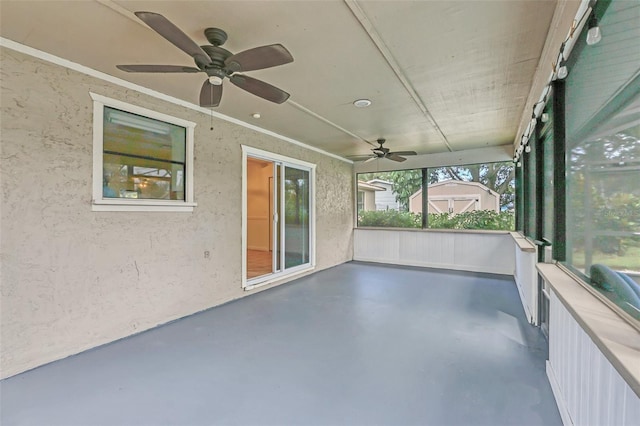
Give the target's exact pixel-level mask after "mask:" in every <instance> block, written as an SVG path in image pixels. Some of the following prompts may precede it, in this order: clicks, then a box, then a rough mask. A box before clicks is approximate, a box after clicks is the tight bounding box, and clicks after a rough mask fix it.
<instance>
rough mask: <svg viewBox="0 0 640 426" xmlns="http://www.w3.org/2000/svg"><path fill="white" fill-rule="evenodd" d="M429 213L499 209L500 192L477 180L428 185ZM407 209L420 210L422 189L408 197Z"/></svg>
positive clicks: (496, 210)
mask: <svg viewBox="0 0 640 426" xmlns="http://www.w3.org/2000/svg"><path fill="white" fill-rule="evenodd" d="M428 190H429V210H428V212H429V213H451V214H458V213H464V212H469V211H474V210H490V211H495V212H499V211H500V194H498V193H497V192H495V191H494V190H492V189H489V188H487V187H486V186H484V185H483V184H481V183H479V182H464V181H457V180H455V181H454V180H447V181H444V182H438V183H434V184H431V185H429V187H428ZM409 211H411V212H412V213H419V212H421V211H422V189H420V190H418V191H416V192H415V193H414V194H413V195H411V197H409Z"/></svg>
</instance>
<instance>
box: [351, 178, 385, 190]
mask: <svg viewBox="0 0 640 426" xmlns="http://www.w3.org/2000/svg"><path fill="white" fill-rule="evenodd" d="M358 190H363V191H386V190H387V189H386V188H382V187H380V186H375V185H371V184H370V183H367V182H363V181H361V180H359V181H358Z"/></svg>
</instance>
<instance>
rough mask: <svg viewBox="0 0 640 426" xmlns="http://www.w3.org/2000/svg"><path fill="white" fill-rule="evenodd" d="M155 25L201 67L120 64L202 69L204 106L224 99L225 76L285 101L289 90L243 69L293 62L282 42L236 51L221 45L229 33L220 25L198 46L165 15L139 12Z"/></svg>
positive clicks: (132, 68) (143, 69)
mask: <svg viewBox="0 0 640 426" xmlns="http://www.w3.org/2000/svg"><path fill="white" fill-rule="evenodd" d="M135 14H136V16H137V17H138V18H140V20H142V21H143V22H144V23H145V24H147V25H148V26H149V27H150V28H151V29H153V30H154V31H155V32H157V33H158V34H160V35H161V36H162V37H164V38H165V39H166V40H167V41H169V42H170V43H172V44H173V45H174V46H176V47H177V48H178V49H180V50H182V51H183V52H185V53H186V54H187V55H189V56H191V57H192V58H193V61H194V62H195V64H196V67H197V68H194V67H185V66H178V65H116V67H117V68H118V69H119V70H122V71H125V72H134V73H198V72H204V73H206V74H207V80H205V82H204V84H203V85H202V88H201V89H200V106H201V107H205V108H212V107H217V106H218V105H220V100H221V99H222V83H223V81H224V79H225V78H228V79H229V81H230V82H231V83H232V84H233V85H235V86H237V87H239V88H240V89H243V90H245V91H247V92H249V93H251V94H253V95H256V96H258V97H260V98H263V99H266V100H268V101H271V102H274V103H277V104H281V103H283V102H285V101H286V100H287V99H289V94H288V93H287V92H285V91H284V90H282V89H279V88H277V87H275V86H272V85H270V84H268V83H265V82H264V81H261V80H258V79H256V78H253V77H249V76H247V75H244V74H239V73H240V72H247V71H255V70H261V69H265V68H271V67H276V66H279V65H284V64H288V63H290V62H293V57H292V56H291V53H289V51H288V50H287V49H286V48H285V47H284V46H283V45H281V44H272V45H267V46H260V47H254V48H252V49H248V50H245V51H242V52H240V53H237V54H235V55H234V54H233V53H231V52H229V51H228V50H226V49H224V48H222V47H220V46H222V45H223V44H224V43H225V42H226V41H227V33H226V32H225V31H223V30H221V29H220V28H207V29H205V30H204V35H205V37H206V38H207V41H209V43H211V44H210V45H208V46H198V45H197V44H196V43H195V42H194V41H193V40H191V39H190V38H189V36H187V35H186V34H185V33H184V32H182V30H180V29H179V28H178V27H176V26H175V25H174V24H173V23H171V21H169V20H168V19H167V18H165V17H164V16H162V15H160V14H158V13H154V12H135Z"/></svg>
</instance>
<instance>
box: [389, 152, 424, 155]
mask: <svg viewBox="0 0 640 426" xmlns="http://www.w3.org/2000/svg"><path fill="white" fill-rule="evenodd" d="M389 154H395V155H418V153H417V152H415V151H393V152H390V153H389Z"/></svg>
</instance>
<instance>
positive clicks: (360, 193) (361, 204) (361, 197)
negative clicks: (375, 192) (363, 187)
mask: <svg viewBox="0 0 640 426" xmlns="http://www.w3.org/2000/svg"><path fill="white" fill-rule="evenodd" d="M363 210H364V191H358V213H360V212H361V211H363Z"/></svg>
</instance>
